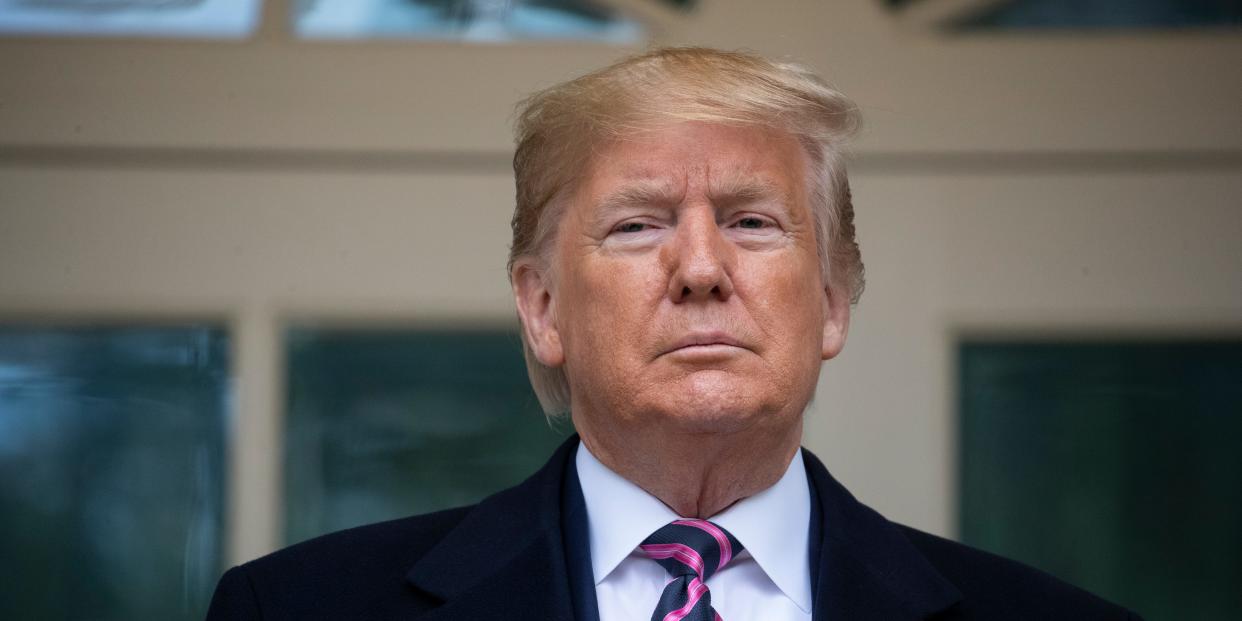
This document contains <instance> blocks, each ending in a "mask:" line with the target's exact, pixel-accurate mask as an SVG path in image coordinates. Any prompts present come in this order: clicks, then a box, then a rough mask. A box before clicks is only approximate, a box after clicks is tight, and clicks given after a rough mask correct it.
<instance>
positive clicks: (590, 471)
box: [575, 443, 811, 613]
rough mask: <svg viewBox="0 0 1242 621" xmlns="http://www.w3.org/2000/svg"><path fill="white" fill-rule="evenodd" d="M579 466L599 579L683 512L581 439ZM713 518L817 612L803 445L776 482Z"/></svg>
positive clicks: (789, 591) (806, 609)
mask: <svg viewBox="0 0 1242 621" xmlns="http://www.w3.org/2000/svg"><path fill="white" fill-rule="evenodd" d="M575 465H576V466H577V468H578V481H579V482H580V483H581V485H582V495H583V498H584V499H585V501H586V507H587V519H588V520H589V530H590V539H591V569H592V570H593V571H594V573H595V584H596V585H598V584H599V583H600V582H602V581H603V580H604V578H607V577H608V574H610V573H612V571H613V570H614V569H616V568H617V566H618V565H620V564H621V561H623V560H625V558H626V557H627V556H629V555H630V553H631V552H633V551H634V549H635V548H637V547H638V545H639V544H640V543H642V542H643V540H644V539H646V538H647V537H648V536H649V535H650V534H651V533H653V532H655V531H656V529H658V528H660V527H661V526H664V525H665V524H668V523H669V522H671V521H673V520H676V519H678V518H679V517H681V516H678V515H677V514H676V513H674V512H673V510H672V509H670V508H669V507H668V505H665V504H664V503H663V502H661V501H660V500H659V499H658V498H656V497H655V496H652V495H651V494H648V493H647V492H646V491H645V490H643V489H642V488H640V487H638V486H637V485H635V484H633V483H631V482H630V481H628V480H626V479H625V478H624V477H622V476H621V475H619V474H617V473H615V472H613V471H612V470H610V469H609V468H608V467H607V466H605V465H604V464H602V463H600V462H599V460H597V459H596V458H595V456H594V455H592V454H591V452H590V451H589V450H588V449H587V447H586V445H585V444H583V443H579V444H578V455H577V457H576V463H575ZM710 519H711V521H713V522H715V523H716V524H718V525H720V526H721V527H722V528H724V529H725V530H727V531H729V532H730V533H732V534H733V536H734V537H737V540H738V541H740V542H742V545H743V546H744V547H745V548H746V551H747V552H749V553H750V555H751V557H753V558H754V559H755V562H756V563H758V564H759V567H760V568H761V569H763V571H764V573H765V574H767V576H768V578H770V579H771V580H772V582H773V583H774V584H776V586H777V588H779V589H780V590H781V592H783V593H784V594H785V596H786V597H788V598H789V599H790V600H792V601H793V602H794V604H796V605H797V606H798V607H799V608H801V609H802V610H803V611H804V612H808V613H809V612H810V611H811V567H810V559H809V557H808V554H807V550H808V548H807V545H808V536H809V533H808V527H809V526H810V520H811V496H810V488H809V487H808V483H807V478H806V466H805V465H804V464H803V463H802V451H797V452H796V453H794V458H793V460H792V461H790V462H789V467H788V468H786V470H785V474H784V475H783V476H782V477H781V478H780V480H779V481H777V482H776V484H775V485H773V486H772V487H769V488H767V489H765V490H763V491H761V492H759V493H758V494H755V495H754V496H750V497H749V498H743V499H742V500H739V501H738V502H736V503H734V504H733V505H732V506H731V507H729V508H728V509H726V510H724V511H723V512H721V513H719V514H717V515H715V516H713V517H712V518H710ZM791 552H793V553H791Z"/></svg>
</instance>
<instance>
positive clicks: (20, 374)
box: [0, 325, 229, 620]
mask: <svg viewBox="0 0 1242 621" xmlns="http://www.w3.org/2000/svg"><path fill="white" fill-rule="evenodd" d="M228 410H229V379H228V338H227V336H226V334H225V333H224V332H223V331H222V330H220V329H218V328H215V327H210V326H197V325H188V326H164V327H146V326H136V327H117V326H113V327H83V328H54V327H38V326H21V325H6V326H2V327H0V506H2V507H4V509H3V511H0V550H2V551H3V552H2V553H0V556H2V557H3V558H4V562H3V563H0V583H3V584H4V592H5V595H4V597H0V618H4V619H117V620H129V619H201V618H202V617H203V615H204V614H205V613H206V609H207V603H208V601H209V598H210V597H211V592H212V589H213V588H214V586H215V581H216V579H217V578H218V577H219V575H220V571H221V566H222V562H221V555H222V553H223V550H222V528H221V522H222V519H223V514H224V472H225V465H224V436H225V425H226V417H227V413H228Z"/></svg>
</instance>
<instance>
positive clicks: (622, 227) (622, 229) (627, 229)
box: [613, 222, 651, 233]
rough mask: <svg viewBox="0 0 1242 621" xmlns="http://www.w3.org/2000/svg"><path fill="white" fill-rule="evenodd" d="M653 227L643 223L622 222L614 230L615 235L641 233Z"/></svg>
mask: <svg viewBox="0 0 1242 621" xmlns="http://www.w3.org/2000/svg"><path fill="white" fill-rule="evenodd" d="M649 228H651V227H649V226H647V225H646V224H644V223H642V222H622V223H621V224H618V225H617V228H615V229H613V232H614V233H641V232H643V231H645V230H647V229H649Z"/></svg>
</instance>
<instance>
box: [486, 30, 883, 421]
mask: <svg viewBox="0 0 1242 621" xmlns="http://www.w3.org/2000/svg"><path fill="white" fill-rule="evenodd" d="M860 120H861V119H860V116H859V114H858V109H857V107H856V106H855V105H854V103H853V102H851V101H850V100H849V99H848V98H846V97H845V95H843V94H841V93H840V92H839V91H837V90H835V89H833V88H832V87H830V86H828V85H827V84H826V83H825V82H824V81H823V80H821V79H820V78H819V77H817V76H816V75H814V74H813V73H811V72H810V71H809V70H807V69H806V68H804V67H801V66H799V65H796V64H792V63H785V62H774V61H771V60H768V59H766V58H762V57H760V56H756V55H753V54H748V53H743V52H726V51H721V50H714V49H708V48H698V47H681V48H661V49H656V50H652V51H650V52H647V53H645V54H641V55H637V56H633V57H630V58H627V59H625V60H622V61H620V62H618V63H616V64H614V65H611V66H609V67H605V68H604V69H600V70H599V71H595V72H593V73H588V74H586V75H584V76H582V77H579V78H576V79H574V80H570V81H568V82H565V83H562V84H558V85H556V86H553V87H551V88H548V89H545V90H542V91H539V92H537V93H535V94H533V95H531V96H530V97H528V98H526V99H525V100H524V101H522V102H521V103H520V104H519V105H518V114H517V121H516V124H515V125H516V126H515V138H516V141H517V151H516V152H515V153H514V155H513V172H514V174H515V176H516V182H517V205H516V208H515V209H514V212H513V222H512V226H513V243H512V246H511V247H510V250H509V273H510V277H512V274H513V266H514V264H515V263H516V262H517V261H519V260H522V259H531V260H533V261H535V262H536V264H537V265H538V266H539V267H540V269H541V270H542V271H543V273H544V274H545V276H544V277H545V278H550V279H552V280H553V281H554V280H555V275H554V274H553V273H552V272H551V271H550V270H551V268H552V267H553V263H552V261H551V256H550V250H551V247H552V245H553V243H552V242H553V239H554V237H555V234H556V229H557V225H558V223H559V221H560V216H561V213H562V212H563V211H564V207H565V205H564V203H565V202H566V201H565V199H566V198H567V197H568V196H569V195H570V194H571V193H572V192H573V190H574V188H575V184H576V183H577V182H578V181H580V180H581V179H582V177H583V175H584V174H585V172H586V170H587V167H588V166H589V165H590V162H591V160H592V155H593V151H594V150H595V149H597V148H599V147H601V146H603V145H604V144H606V143H607V142H609V141H612V140H618V139H624V138H625V137H626V136H632V135H635V134H638V133H642V132H651V131H658V130H659V129H660V128H662V127H668V126H670V125H674V124H677V123H684V122H689V121H697V122H703V123H717V124H724V125H732V126H760V127H766V128H771V129H775V130H778V131H784V132H787V133H789V134H790V135H792V136H794V137H795V138H797V139H798V140H799V141H800V142H801V143H802V145H803V147H804V149H805V150H806V154H807V157H808V161H809V162H810V166H811V172H810V174H809V177H810V178H809V179H808V180H807V181H808V183H810V185H811V187H810V197H811V210H812V212H813V213H814V217H815V224H816V227H815V233H816V238H817V240H818V242H819V258H820V266H821V272H822V273H823V275H824V282H825V284H826V286H828V287H829V288H830V289H831V290H832V291H834V293H836V294H838V295H843V296H845V297H846V298H848V299H849V300H850V303H851V304H853V303H857V302H858V298H859V296H861V295H862V290H863V265H862V258H861V256H860V255H859V251H858V243H857V241H855V239H854V208H853V206H852V205H851V203H850V188H849V181H848V180H847V179H846V175H845V163H844V161H843V154H842V149H843V148H844V144H845V143H846V142H847V141H848V140H849V139H850V138H851V137H852V136H853V135H854V134H855V133H856V132H857V130H858V127H859V124H860ZM522 338H523V345H524V347H525V351H526V365H527V370H528V371H529V373H530V380H531V385H532V386H533V387H534V389H535V394H536V395H537V396H538V397H539V403H540V404H541V405H542V406H543V409H544V411H545V412H547V413H548V414H549V415H555V414H561V413H564V412H566V411H568V409H569V403H570V397H569V383H568V380H567V379H566V376H565V373H564V371H563V370H562V369H559V368H552V367H547V366H545V365H543V364H542V363H540V362H539V360H538V359H537V358H535V356H534V353H533V352H532V350H531V348H530V346H529V344H528V343H526V337H525V333H523V337H522Z"/></svg>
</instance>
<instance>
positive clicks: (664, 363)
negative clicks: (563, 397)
mask: <svg viewBox="0 0 1242 621" xmlns="http://www.w3.org/2000/svg"><path fill="white" fill-rule="evenodd" d="M807 172H808V164H807V156H806V154H805V152H804V151H803V149H802V147H801V146H800V145H799V143H798V142H797V140H795V139H794V138H793V137H792V136H789V135H787V134H784V133H782V132H777V131H774V130H768V129H761V128H739V127H728V126H723V125H713V124H704V123H683V124H679V125H674V126H672V127H670V128H666V129H661V130H656V131H651V132H646V133H641V134H638V135H636V136H635V137H634V138H632V139H629V140H621V141H616V142H613V143H610V144H608V145H606V146H604V147H603V148H602V149H600V150H599V151H598V152H597V153H596V154H595V156H594V158H593V160H592V162H591V164H590V166H589V167H588V169H587V174H586V176H585V177H584V179H583V182H582V183H581V184H580V185H579V186H578V188H577V189H576V192H575V193H574V194H573V195H572V196H571V197H569V202H568V204H567V206H566V208H565V213H564V215H563V217H562V219H561V222H560V225H559V229H558V231H557V237H556V242H555V247H554V252H553V254H552V258H551V262H552V270H551V272H552V273H551V274H546V273H545V274H544V275H543V278H544V282H543V285H544V286H545V287H546V290H543V291H542V294H541V296H542V297H541V298H540V300H541V302H540V303H529V299H531V298H533V297H538V296H534V295H533V294H529V292H528V294H523V293H522V292H521V290H522V289H523V283H522V282H518V288H519V306H521V307H523V308H521V311H522V313H523V317H524V319H525V320H526V323H527V326H528V328H527V329H528V337H530V340H531V343H532V347H533V348H534V351H535V353H536V355H537V356H538V357H539V358H540V360H541V361H542V362H544V363H545V364H548V365H549V366H557V365H558V364H562V363H563V364H564V367H565V371H566V375H567V376H568V378H569V384H570V391H571V395H572V410H573V415H574V419H575V423H577V425H578V427H579V430H580V431H582V432H583V435H584V437H585V436H587V434H588V433H599V434H609V433H612V434H620V433H627V431H626V430H627V428H628V429H633V428H640V427H647V428H650V427H652V426H654V427H656V428H662V429H668V430H677V431H680V432H691V433H729V432H736V431H744V430H747V429H751V428H753V427H755V426H759V427H760V428H762V427H771V428H784V429H788V428H790V426H793V425H798V424H800V422H801V414H802V410H803V408H804V407H805V405H806V403H807V402H808V401H809V400H810V398H811V395H812V393H813V391H814V386H815V383H816V380H817V378H818V373H819V367H820V362H821V361H822V360H825V359H828V358H830V357H832V356H834V355H836V353H837V352H838V351H839V350H840V348H841V346H842V344H843V343H844V337H845V329H846V324H847V323H848V303H847V302H846V301H845V300H844V299H843V296H842V295H840V294H836V293H835V292H832V293H830V292H829V291H828V290H826V289H825V285H824V279H823V277H822V275H821V273H820V264H819V258H818V254H817V251H816V237H815V224H814V219H813V216H812V213H811V209H810V205H809V202H808V189H809V188H808V183H807V177H806V175H807ZM519 280H521V279H519ZM526 280H527V282H528V283H529V278H528V279H526ZM536 289H537V288H536ZM523 297H525V298H528V303H523V301H522V299H521V298H523ZM532 315H539V316H538V317H532ZM532 319H535V320H536V321H531V320H532ZM769 431H771V429H770V430H769Z"/></svg>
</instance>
